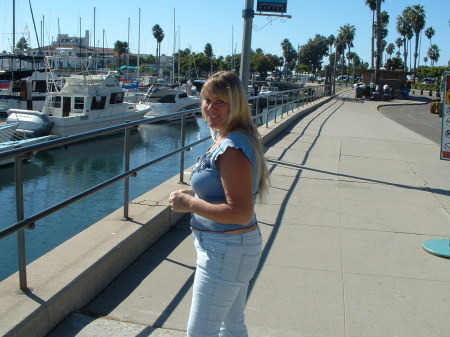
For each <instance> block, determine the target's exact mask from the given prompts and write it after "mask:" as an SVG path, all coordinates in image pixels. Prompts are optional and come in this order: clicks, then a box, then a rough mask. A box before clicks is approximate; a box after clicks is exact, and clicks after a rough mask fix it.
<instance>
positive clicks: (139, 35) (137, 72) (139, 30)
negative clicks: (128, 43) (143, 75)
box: [136, 8, 141, 80]
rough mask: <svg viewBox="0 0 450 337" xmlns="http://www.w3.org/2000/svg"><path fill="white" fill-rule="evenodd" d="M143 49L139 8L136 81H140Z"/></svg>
mask: <svg viewBox="0 0 450 337" xmlns="http://www.w3.org/2000/svg"><path fill="white" fill-rule="evenodd" d="M140 47H141V9H140V8H139V28H138V52H137V69H136V79H137V80H139V56H140V55H139V53H140Z"/></svg>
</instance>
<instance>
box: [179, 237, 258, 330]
mask: <svg viewBox="0 0 450 337" xmlns="http://www.w3.org/2000/svg"><path fill="white" fill-rule="evenodd" d="M193 236H194V245H195V249H196V250H197V269H196V271H195V279H194V286H193V296H192V305H191V311H190V314H189V322H188V327H187V335H188V336H189V337H210V336H211V337H212V336H215V337H217V336H223V337H225V336H227V337H231V336H233V337H246V336H248V334H247V327H246V326H245V321H244V310H245V302H246V297H247V289H248V285H249V282H250V280H251V278H252V277H253V275H254V274H255V271H256V268H257V267H258V262H259V259H260V257H261V249H262V240H261V234H260V232H259V229H258V228H257V229H256V230H254V231H251V232H247V233H241V234H215V233H207V232H201V231H193Z"/></svg>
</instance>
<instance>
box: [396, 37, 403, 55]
mask: <svg viewBox="0 0 450 337" xmlns="http://www.w3.org/2000/svg"><path fill="white" fill-rule="evenodd" d="M395 45H396V46H397V48H398V51H397V57H400V56H401V55H402V53H401V51H400V48H401V46H403V40H402V38H401V37H399V38H397V40H395Z"/></svg>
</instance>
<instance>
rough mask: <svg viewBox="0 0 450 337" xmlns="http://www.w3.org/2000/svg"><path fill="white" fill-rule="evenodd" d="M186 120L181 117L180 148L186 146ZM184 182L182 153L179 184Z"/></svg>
mask: <svg viewBox="0 0 450 337" xmlns="http://www.w3.org/2000/svg"><path fill="white" fill-rule="evenodd" d="M185 138H186V118H185V115H183V116H181V147H184V145H185V144H186V140H185ZM183 182H184V151H183V152H181V153H180V183H183Z"/></svg>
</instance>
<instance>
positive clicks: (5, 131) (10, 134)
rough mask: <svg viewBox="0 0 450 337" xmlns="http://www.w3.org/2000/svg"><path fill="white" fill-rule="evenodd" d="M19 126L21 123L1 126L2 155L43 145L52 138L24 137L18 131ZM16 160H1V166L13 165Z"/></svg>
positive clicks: (0, 148) (0, 146)
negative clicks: (22, 148) (30, 146)
mask: <svg viewBox="0 0 450 337" xmlns="http://www.w3.org/2000/svg"><path fill="white" fill-rule="evenodd" d="M18 124H19V123H7V124H1V125H0V153H2V152H6V151H10V150H14V149H17V148H20V147H25V146H29V145H33V144H37V143H42V142H45V141H48V140H50V138H51V136H50V135H47V136H42V137H34V138H27V137H23V135H22V134H21V133H20V130H17V127H18ZM35 153H36V151H35V152H33V154H35ZM14 160H15V159H14V158H6V159H0V165H7V164H11V163H13V162H14Z"/></svg>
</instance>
